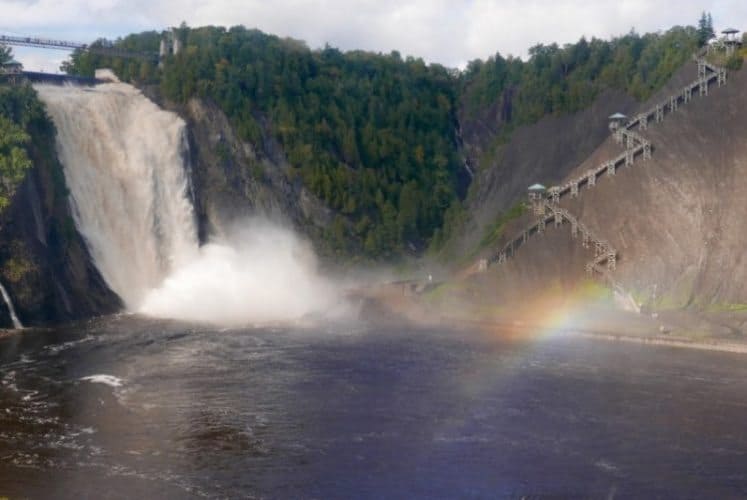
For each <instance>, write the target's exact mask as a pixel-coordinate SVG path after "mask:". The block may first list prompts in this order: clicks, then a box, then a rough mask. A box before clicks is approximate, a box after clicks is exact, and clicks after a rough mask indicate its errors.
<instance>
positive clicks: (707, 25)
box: [698, 11, 716, 47]
mask: <svg viewBox="0 0 747 500" xmlns="http://www.w3.org/2000/svg"><path fill="white" fill-rule="evenodd" d="M715 36H716V32H715V31H714V30H713V19H712V18H711V13H710V12H708V13H706V12H705V11H703V13H702V14H701V16H700V19H699V20H698V45H700V46H701V47H702V46H704V45H705V44H706V43H708V40H710V39H711V38H713V37H715Z"/></svg>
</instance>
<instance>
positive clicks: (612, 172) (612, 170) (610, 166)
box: [607, 161, 615, 175]
mask: <svg viewBox="0 0 747 500" xmlns="http://www.w3.org/2000/svg"><path fill="white" fill-rule="evenodd" d="M607 175H615V162H613V161H610V162H607Z"/></svg>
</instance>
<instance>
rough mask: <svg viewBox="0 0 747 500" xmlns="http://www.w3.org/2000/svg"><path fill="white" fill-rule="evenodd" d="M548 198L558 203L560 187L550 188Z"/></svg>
mask: <svg viewBox="0 0 747 500" xmlns="http://www.w3.org/2000/svg"><path fill="white" fill-rule="evenodd" d="M550 200H551V202H552V203H553V204H555V205H557V204H558V203H560V188H559V187H558V186H553V187H551V188H550Z"/></svg>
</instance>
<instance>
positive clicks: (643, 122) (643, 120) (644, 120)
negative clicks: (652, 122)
mask: <svg viewBox="0 0 747 500" xmlns="http://www.w3.org/2000/svg"><path fill="white" fill-rule="evenodd" d="M638 123H639V125H640V129H641V130H648V115H647V114H645V113H644V114H642V115H640V116H639V117H638Z"/></svg>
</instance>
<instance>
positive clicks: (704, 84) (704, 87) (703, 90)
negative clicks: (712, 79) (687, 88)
mask: <svg viewBox="0 0 747 500" xmlns="http://www.w3.org/2000/svg"><path fill="white" fill-rule="evenodd" d="M700 95H702V96H706V95H708V80H706V78H705V77H702V78H701V79H700Z"/></svg>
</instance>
